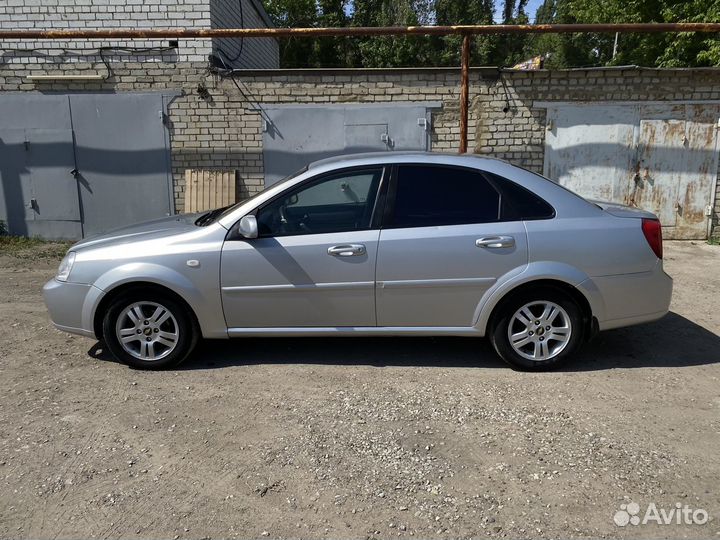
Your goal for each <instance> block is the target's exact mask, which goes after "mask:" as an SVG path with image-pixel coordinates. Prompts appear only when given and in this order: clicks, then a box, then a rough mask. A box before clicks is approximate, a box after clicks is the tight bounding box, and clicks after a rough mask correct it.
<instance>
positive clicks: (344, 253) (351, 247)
mask: <svg viewBox="0 0 720 540" xmlns="http://www.w3.org/2000/svg"><path fill="white" fill-rule="evenodd" d="M328 255H332V256H334V257H356V256H358V255H365V246H364V245H362V244H343V245H341V246H333V247H329V248H328Z"/></svg>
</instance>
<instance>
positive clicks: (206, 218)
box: [195, 205, 232, 227]
mask: <svg viewBox="0 0 720 540" xmlns="http://www.w3.org/2000/svg"><path fill="white" fill-rule="evenodd" d="M230 206H232V205H230ZM230 206H223V207H222V208H216V209H215V210H210V211H209V212H208V213H207V214H203V215H202V216H200V217H199V218H197V219H196V220H195V225H197V226H198V227H204V226H206V225H210V224H211V223H212V222H213V221H215V218H217V217H218V216H219V215H220V214H222V213H223V212H224V211H225V210H227V209H228V208H230Z"/></svg>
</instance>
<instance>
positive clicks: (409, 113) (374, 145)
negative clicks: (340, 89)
mask: <svg viewBox="0 0 720 540" xmlns="http://www.w3.org/2000/svg"><path fill="white" fill-rule="evenodd" d="M438 105H439V104H435V103H431V104H412V105H393V106H392V107H390V106H387V105H336V106H314V105H302V106H296V105H293V106H287V107H276V108H269V109H264V113H265V114H264V115H263V116H264V120H265V133H264V137H263V161H264V167H265V185H268V186H269V185H271V184H274V183H275V182H277V181H278V180H280V179H281V178H283V177H285V176H287V175H288V174H291V173H293V172H295V171H297V170H299V169H301V168H302V167H304V166H305V165H307V164H308V163H311V162H313V161H316V160H318V159H323V158H326V157H331V156H336V155H339V154H352V153H358V152H378V151H392V150H427V148H428V142H429V125H430V108H433V107H437V106H438Z"/></svg>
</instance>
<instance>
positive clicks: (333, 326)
mask: <svg viewBox="0 0 720 540" xmlns="http://www.w3.org/2000/svg"><path fill="white" fill-rule="evenodd" d="M43 292H44V297H45V302H46V304H47V307H48V310H49V311H50V316H51V318H52V320H53V322H54V324H55V326H56V327H57V328H59V329H61V330H65V331H67V332H72V333H75V334H81V335H84V336H88V337H92V338H97V339H103V340H104V341H105V342H106V344H107V347H108V348H109V350H110V351H111V352H112V353H113V354H114V355H115V356H116V357H117V358H118V359H120V360H122V361H123V362H126V363H127V364H129V365H131V366H134V367H139V368H150V369H155V368H164V367H168V366H172V365H175V364H177V363H178V362H180V361H182V360H183V359H185V358H186V357H187V356H188V355H189V354H190V353H191V351H192V350H193V347H194V346H195V344H196V343H197V341H198V339H199V338H201V337H202V338H221V339H227V338H240V337H245V336H293V337H294V336H297V337H300V336H369V335H392V336H417V335H423V336H425V335H444V336H468V337H482V336H487V337H489V339H490V340H491V342H492V345H493V346H494V348H495V350H496V351H497V353H498V354H499V355H500V356H501V357H502V358H503V359H504V360H506V361H507V362H509V363H510V364H511V365H512V366H514V367H516V368H520V369H527V370H540V369H548V368H551V367H555V366H557V365H559V364H560V363H561V362H563V361H564V360H566V359H568V358H569V357H571V356H572V355H574V354H575V353H576V352H577V351H578V349H579V348H580V346H581V345H582V344H583V343H584V342H585V341H587V340H588V339H589V338H590V337H591V336H593V335H594V334H595V333H596V332H597V331H598V330H607V329H611V328H618V327H622V326H628V325H632V324H637V323H643V322H647V321H652V320H655V319H658V318H660V317H662V316H663V315H665V313H667V311H668V306H669V304H670V296H671V294H672V279H671V278H670V277H669V276H668V275H667V274H666V273H665V272H664V271H663V265H662V232H661V227H660V223H659V221H658V220H657V218H656V217H655V216H654V215H653V214H651V213H648V212H645V211H642V210H638V209H636V208H630V207H626V206H621V205H616V204H609V203H601V202H592V201H587V200H585V199H583V198H582V197H580V196H578V195H576V194H575V193H572V192H570V191H568V190H566V189H564V188H563V187H561V186H559V185H558V184H556V183H554V182H552V181H550V180H548V179H546V178H543V177H542V176H539V175H537V174H535V173H532V172H529V171H526V170H524V169H521V168H518V167H515V166H513V165H510V164H509V163H505V162H503V161H499V160H495V159H490V158H483V157H478V156H471V155H442V154H431V153H383V154H366V155H352V156H344V157H339V158H332V159H329V160H324V161H319V162H316V163H313V164H311V165H310V166H309V167H307V168H306V169H305V170H303V171H301V172H299V173H297V174H294V175H292V176H290V177H288V178H286V179H285V180H283V181H281V182H279V183H277V184H275V185H272V186H270V187H268V188H267V189H265V190H264V191H263V192H261V193H259V194H258V195H256V196H254V197H252V198H251V199H248V200H246V201H243V202H241V203H238V204H236V205H234V206H231V207H229V208H225V209H218V210H214V211H211V212H207V213H204V214H202V215H179V216H174V217H169V218H165V219H159V220H157V221H152V222H148V223H143V224H140V225H134V226H130V227H127V228H124V229H121V230H117V231H114V232H112V233H110V234H105V235H103V236H98V237H95V238H89V239H86V240H84V241H82V242H79V243H77V244H75V245H74V246H73V247H71V248H70V250H69V251H68V253H67V256H66V257H65V258H64V259H63V261H62V263H61V264H60V268H59V270H58V273H57V275H56V276H55V277H54V278H53V279H51V280H50V281H49V282H48V283H47V284H46V285H45V287H44V290H43Z"/></svg>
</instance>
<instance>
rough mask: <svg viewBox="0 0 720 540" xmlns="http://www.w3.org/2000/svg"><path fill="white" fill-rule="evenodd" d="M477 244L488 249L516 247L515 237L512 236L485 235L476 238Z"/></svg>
mask: <svg viewBox="0 0 720 540" xmlns="http://www.w3.org/2000/svg"><path fill="white" fill-rule="evenodd" d="M475 245H476V246H477V247H481V248H486V249H498V248H511V247H515V239H514V238H513V237H512V236H484V237H482V238H478V239H477V240H475Z"/></svg>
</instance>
